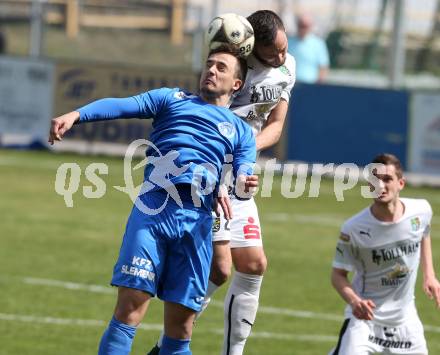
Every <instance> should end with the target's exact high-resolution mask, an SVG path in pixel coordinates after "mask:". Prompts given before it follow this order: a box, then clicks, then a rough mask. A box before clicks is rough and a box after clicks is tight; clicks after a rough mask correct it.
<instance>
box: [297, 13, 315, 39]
mask: <svg viewBox="0 0 440 355" xmlns="http://www.w3.org/2000/svg"><path fill="white" fill-rule="evenodd" d="M312 26H313V20H312V17H311V16H310V15H309V14H307V13H303V14H299V15H298V16H297V17H296V29H297V35H298V37H300V38H304V37H305V36H307V34H308V33H309V32H310V31H311V30H312Z"/></svg>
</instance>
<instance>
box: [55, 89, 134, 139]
mask: <svg viewBox="0 0 440 355" xmlns="http://www.w3.org/2000/svg"><path fill="white" fill-rule="evenodd" d="M141 114H142V112H141V109H140V106H139V104H138V101H137V100H136V99H135V98H134V97H127V98H123V99H114V98H108V99H101V100H97V101H94V102H92V103H90V104H88V105H86V106H83V107H81V108H80V109H78V110H76V111H72V112H69V113H66V114H64V115H62V116H59V117H56V118H54V119H52V123H51V127H50V132H49V140H48V141H49V143H50V144H51V145H53V144H54V142H55V141H61V140H62V139H63V136H64V134H65V133H66V132H67V131H68V130H70V129H71V128H72V126H73V125H74V124H75V123H78V122H91V121H103V120H114V119H117V118H134V117H140V116H141Z"/></svg>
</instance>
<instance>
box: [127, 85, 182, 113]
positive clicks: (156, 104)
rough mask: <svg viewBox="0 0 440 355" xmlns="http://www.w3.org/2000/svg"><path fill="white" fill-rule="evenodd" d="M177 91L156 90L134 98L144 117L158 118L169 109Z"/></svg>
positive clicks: (167, 89)
mask: <svg viewBox="0 0 440 355" xmlns="http://www.w3.org/2000/svg"><path fill="white" fill-rule="evenodd" d="M177 91H178V89H169V88H161V89H155V90H150V91H147V92H145V93H143V94H140V95H137V96H134V99H135V100H136V101H137V103H138V105H139V107H140V110H141V114H142V117H144V118H149V117H152V118H156V117H157V116H158V115H159V114H160V112H161V111H162V110H164V109H165V108H166V107H167V104H168V103H169V102H170V100H171V97H172V95H173V93H175V92H177Z"/></svg>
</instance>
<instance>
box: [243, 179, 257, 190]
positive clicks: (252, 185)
mask: <svg viewBox="0 0 440 355" xmlns="http://www.w3.org/2000/svg"><path fill="white" fill-rule="evenodd" d="M258 179H259V177H258V175H250V176H246V181H245V183H244V191H245V192H252V191H253V190H255V189H256V188H257V187H258V185H259V181H258Z"/></svg>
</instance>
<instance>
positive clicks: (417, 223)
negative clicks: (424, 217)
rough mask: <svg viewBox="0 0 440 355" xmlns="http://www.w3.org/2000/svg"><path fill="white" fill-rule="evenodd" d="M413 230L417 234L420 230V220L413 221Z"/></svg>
mask: <svg viewBox="0 0 440 355" xmlns="http://www.w3.org/2000/svg"><path fill="white" fill-rule="evenodd" d="M411 229H412V231H413V232H417V231H418V230H419V229H420V218H419V217H415V218H412V219H411Z"/></svg>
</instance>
